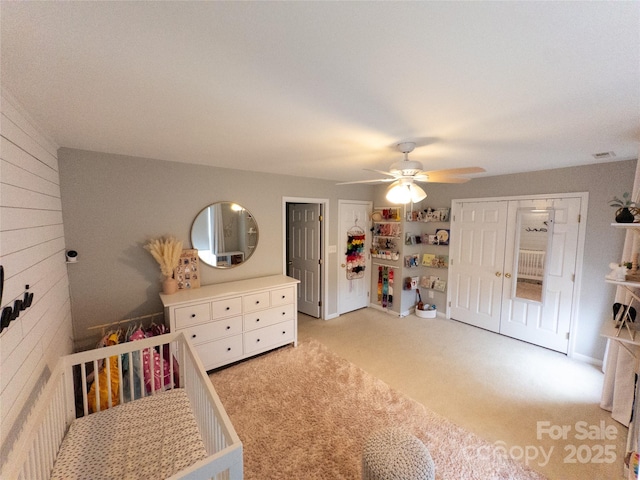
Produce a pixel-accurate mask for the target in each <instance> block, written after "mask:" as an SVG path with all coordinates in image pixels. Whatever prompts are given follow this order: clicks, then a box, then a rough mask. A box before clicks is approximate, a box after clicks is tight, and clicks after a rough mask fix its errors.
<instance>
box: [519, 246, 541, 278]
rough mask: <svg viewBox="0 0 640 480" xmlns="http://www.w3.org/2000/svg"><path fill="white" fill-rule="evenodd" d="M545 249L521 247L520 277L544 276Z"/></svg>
mask: <svg viewBox="0 0 640 480" xmlns="http://www.w3.org/2000/svg"><path fill="white" fill-rule="evenodd" d="M544 260H545V252H544V250H527V249H520V252H519V254H518V278H519V279H527V280H539V281H542V279H543V278H544Z"/></svg>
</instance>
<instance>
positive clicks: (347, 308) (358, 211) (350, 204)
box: [337, 200, 372, 315]
mask: <svg viewBox="0 0 640 480" xmlns="http://www.w3.org/2000/svg"><path fill="white" fill-rule="evenodd" d="M371 209H372V204H371V202H362V201H355V200H340V201H339V203H338V216H339V218H340V223H339V225H340V234H339V235H338V242H339V243H338V252H337V253H338V262H339V264H338V314H339V315H342V314H343V313H347V312H351V311H353V310H357V309H359V308H364V307H367V306H368V305H369V291H370V286H371V281H370V279H371V255H370V253H369V251H370V247H371V232H370V231H369V230H368V225H369V215H370V214H371ZM354 227H359V228H361V229H362V230H363V231H364V233H365V236H366V241H365V245H364V255H365V257H366V264H365V270H364V275H363V276H362V277H360V278H347V259H346V251H347V242H348V239H349V232H350V231H353V229H354Z"/></svg>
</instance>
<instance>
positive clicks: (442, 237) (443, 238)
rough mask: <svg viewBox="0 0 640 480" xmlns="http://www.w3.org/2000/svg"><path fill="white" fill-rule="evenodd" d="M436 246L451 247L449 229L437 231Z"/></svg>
mask: <svg viewBox="0 0 640 480" xmlns="http://www.w3.org/2000/svg"><path fill="white" fill-rule="evenodd" d="M436 244H437V245H449V229H448V228H438V229H437V230H436Z"/></svg>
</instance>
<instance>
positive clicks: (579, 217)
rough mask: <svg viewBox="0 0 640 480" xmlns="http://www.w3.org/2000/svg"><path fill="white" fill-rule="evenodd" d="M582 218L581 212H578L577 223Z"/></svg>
mask: <svg viewBox="0 0 640 480" xmlns="http://www.w3.org/2000/svg"><path fill="white" fill-rule="evenodd" d="M581 220H582V214H580V213H579V214H578V223H580V221H581Z"/></svg>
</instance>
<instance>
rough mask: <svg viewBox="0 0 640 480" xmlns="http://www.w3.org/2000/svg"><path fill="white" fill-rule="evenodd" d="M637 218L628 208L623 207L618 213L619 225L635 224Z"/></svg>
mask: <svg viewBox="0 0 640 480" xmlns="http://www.w3.org/2000/svg"><path fill="white" fill-rule="evenodd" d="M634 220H635V216H634V215H633V213H631V210H629V209H628V208H627V207H622V208H620V209H618V211H617V212H616V222H617V223H633V221H634Z"/></svg>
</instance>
